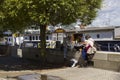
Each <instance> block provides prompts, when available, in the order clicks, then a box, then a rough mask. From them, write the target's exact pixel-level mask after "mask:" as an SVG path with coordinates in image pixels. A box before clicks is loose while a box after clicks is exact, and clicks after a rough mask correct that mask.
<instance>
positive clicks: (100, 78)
mask: <svg viewBox="0 0 120 80" xmlns="http://www.w3.org/2000/svg"><path fill="white" fill-rule="evenodd" d="M33 73H38V74H47V75H53V76H58V77H61V78H63V79H65V80H120V73H119V72H114V71H108V70H103V69H96V68H92V67H87V68H77V67H75V68H62V69H48V70H29V71H0V77H1V79H0V80H4V79H2V78H7V77H8V78H9V77H16V76H19V75H24V74H33ZM5 80H13V79H5ZM14 80H16V79H14Z"/></svg>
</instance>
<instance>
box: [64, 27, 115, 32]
mask: <svg viewBox="0 0 120 80" xmlns="http://www.w3.org/2000/svg"><path fill="white" fill-rule="evenodd" d="M115 28H116V27H87V28H85V29H72V30H71V29H67V30H66V32H76V31H77V32H88V31H105V30H107V31H108V30H114V29H115Z"/></svg>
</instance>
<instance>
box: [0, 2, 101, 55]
mask: <svg viewBox="0 0 120 80" xmlns="http://www.w3.org/2000/svg"><path fill="white" fill-rule="evenodd" d="M0 2H1V3H0V25H1V26H2V27H3V28H9V29H12V30H21V29H24V28H25V27H26V26H27V25H31V24H37V25H38V26H40V36H41V54H42V55H44V54H45V53H46V52H45V48H46V44H45V41H46V37H45V36H46V34H45V32H46V27H47V25H49V24H51V25H56V24H58V23H62V24H70V23H72V22H75V21H76V19H80V20H81V22H82V24H84V25H88V24H90V23H91V22H92V20H93V19H94V18H95V17H96V13H97V11H98V9H99V8H100V6H101V2H102V0H1V1H0Z"/></svg>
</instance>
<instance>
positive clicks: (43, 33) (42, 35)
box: [40, 25, 46, 56]
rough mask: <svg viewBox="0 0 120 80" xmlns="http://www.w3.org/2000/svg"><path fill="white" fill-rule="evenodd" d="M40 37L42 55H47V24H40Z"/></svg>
mask: <svg viewBox="0 0 120 80" xmlns="http://www.w3.org/2000/svg"><path fill="white" fill-rule="evenodd" d="M40 39H41V42H40V47H41V56H46V25H41V26H40Z"/></svg>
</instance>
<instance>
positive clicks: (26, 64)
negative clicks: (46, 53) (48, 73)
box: [0, 56, 63, 71]
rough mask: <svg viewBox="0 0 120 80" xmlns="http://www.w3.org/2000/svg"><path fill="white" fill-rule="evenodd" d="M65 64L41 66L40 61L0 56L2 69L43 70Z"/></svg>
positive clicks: (0, 67)
mask: <svg viewBox="0 0 120 80" xmlns="http://www.w3.org/2000/svg"><path fill="white" fill-rule="evenodd" d="M62 66H63V64H56V65H55V64H48V63H46V64H45V65H44V66H41V63H40V61H36V60H29V59H23V58H16V57H12V56H0V70H5V71H20V70H41V69H53V68H60V67H62Z"/></svg>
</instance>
